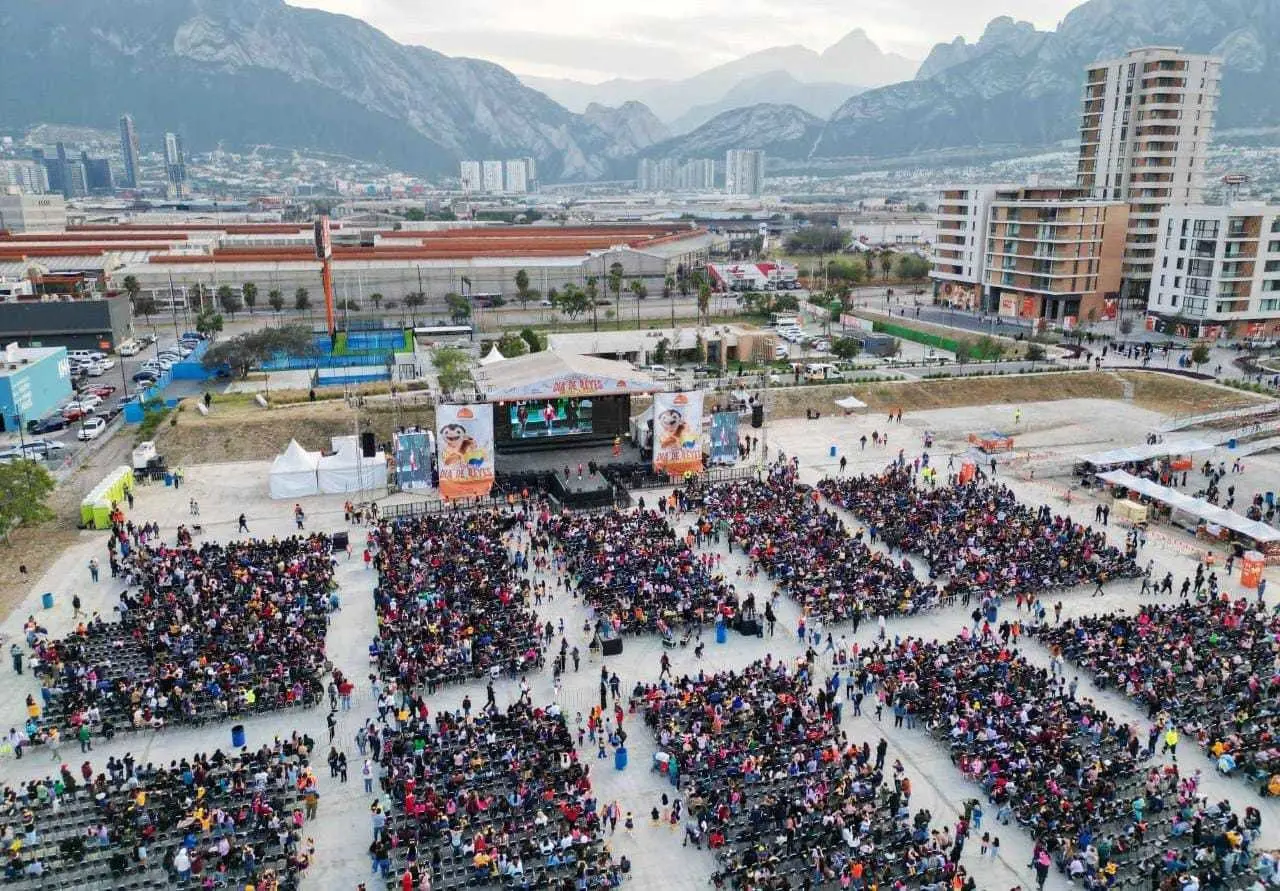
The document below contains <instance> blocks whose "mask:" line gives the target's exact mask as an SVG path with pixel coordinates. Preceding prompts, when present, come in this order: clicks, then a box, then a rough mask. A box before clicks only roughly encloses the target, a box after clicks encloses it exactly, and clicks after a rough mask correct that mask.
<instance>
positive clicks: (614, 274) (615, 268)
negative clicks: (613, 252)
mask: <svg viewBox="0 0 1280 891" xmlns="http://www.w3.org/2000/svg"><path fill="white" fill-rule="evenodd" d="M624 271H625V270H624V268H623V266H622V264H621V263H619V262H618V261H617V260H614V261H613V262H612V263H610V264H609V290H610V291H612V292H613V302H614V303H617V302H618V300H619V299H620V298H621V297H622V274H623V272H624Z"/></svg>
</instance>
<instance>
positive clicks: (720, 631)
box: [716, 622, 729, 644]
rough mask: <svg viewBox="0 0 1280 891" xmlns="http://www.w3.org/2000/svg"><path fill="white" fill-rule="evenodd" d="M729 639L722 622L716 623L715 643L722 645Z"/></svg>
mask: <svg viewBox="0 0 1280 891" xmlns="http://www.w3.org/2000/svg"><path fill="white" fill-rule="evenodd" d="M728 639H729V631H728V629H727V628H725V627H724V622H716V643H718V644H722V643H724V642H725V641H727V640H728Z"/></svg>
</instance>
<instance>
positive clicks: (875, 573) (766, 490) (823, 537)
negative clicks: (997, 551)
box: [680, 463, 939, 621]
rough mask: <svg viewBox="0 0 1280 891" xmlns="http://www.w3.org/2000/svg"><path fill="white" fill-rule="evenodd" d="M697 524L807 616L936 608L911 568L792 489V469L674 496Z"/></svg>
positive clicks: (809, 494)
mask: <svg viewBox="0 0 1280 891" xmlns="http://www.w3.org/2000/svg"><path fill="white" fill-rule="evenodd" d="M680 499H681V502H682V503H683V504H684V505H685V506H686V509H689V510H694V511H697V512H698V513H699V518H698V523H699V524H700V525H701V524H705V525H706V526H707V527H708V528H726V529H727V531H728V534H729V536H730V541H729V547H730V550H732V548H733V545H734V543H737V544H739V545H740V546H741V547H742V548H743V549H744V550H745V551H746V552H747V554H748V555H749V556H750V557H751V559H752V560H753V561H754V562H755V563H756V564H757V565H759V566H760V567H761V568H762V569H764V570H765V572H767V573H768V575H769V577H770V578H771V579H773V580H775V581H776V582H777V583H778V584H779V585H781V586H783V587H784V588H785V589H786V590H787V591H788V592H789V593H790V594H791V596H792V597H794V598H795V599H796V600H797V601H799V602H800V603H801V604H802V605H803V606H804V607H805V608H806V610H807V611H808V612H810V613H812V614H816V615H819V616H821V617H822V618H823V619H827V620H835V621H839V620H846V619H854V620H855V621H857V620H860V619H861V618H862V617H864V616H877V615H911V614H915V613H918V612H922V611H924V610H928V609H931V608H933V607H935V606H937V605H938V603H939V598H938V590H937V588H936V587H935V586H934V585H932V584H927V583H923V582H921V581H920V580H919V579H917V578H916V577H915V574H914V573H913V572H912V571H911V568H910V566H908V565H906V564H905V562H904V563H903V564H898V563H895V562H894V561H893V560H891V559H890V558H888V557H886V556H885V555H884V554H882V553H880V552H878V551H873V550H871V549H870V548H869V547H867V545H866V544H865V543H864V542H863V541H862V539H861V537H859V536H855V535H851V534H850V533H849V531H848V530H847V529H845V527H844V524H843V523H842V522H841V521H840V518H839V517H838V516H837V515H836V514H835V512H834V511H830V510H825V509H823V508H822V506H821V505H820V504H819V502H818V498H817V493H816V492H815V491H813V490H812V489H809V488H807V487H805V486H801V485H799V484H797V483H796V475H795V469H794V468H793V467H792V466H791V465H789V464H784V463H780V464H775V465H774V466H772V467H771V468H770V469H769V473H768V475H767V477H766V478H765V479H764V480H737V481H734V482H728V483H715V484H711V485H707V486H696V487H695V486H691V487H689V488H688V489H685V490H682V491H681V493H680Z"/></svg>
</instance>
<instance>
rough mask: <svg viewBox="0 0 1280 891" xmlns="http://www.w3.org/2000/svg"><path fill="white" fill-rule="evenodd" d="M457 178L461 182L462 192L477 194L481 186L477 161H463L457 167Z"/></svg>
mask: <svg viewBox="0 0 1280 891" xmlns="http://www.w3.org/2000/svg"><path fill="white" fill-rule="evenodd" d="M458 168H459V173H458V178H459V179H460V180H461V181H462V190H463V191H464V192H479V191H480V187H481V185H482V184H483V181H482V180H481V178H480V177H481V173H480V162H479V161H463V162H461V164H459V165H458Z"/></svg>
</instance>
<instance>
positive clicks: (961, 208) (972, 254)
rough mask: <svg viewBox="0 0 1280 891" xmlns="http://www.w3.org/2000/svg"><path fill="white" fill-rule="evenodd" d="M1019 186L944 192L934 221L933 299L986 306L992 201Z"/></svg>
mask: <svg viewBox="0 0 1280 891" xmlns="http://www.w3.org/2000/svg"><path fill="white" fill-rule="evenodd" d="M1017 188H1018V187H1017V186H1015V185H1008V184H1006V185H968V186H956V187H953V188H949V189H944V190H943V191H942V192H941V193H940V194H939V196H938V212H937V215H936V216H935V218H934V223H935V231H934V235H933V268H932V269H930V270H929V278H931V279H933V297H934V299H935V300H945V301H946V302H947V303H948V304H950V305H952V306H958V307H963V308H965V309H978V308H980V307H981V306H982V277H983V271H984V269H985V268H986V252H987V222H988V220H989V218H990V213H991V202H992V201H994V200H995V198H996V195H998V194H999V193H1000V192H1001V191H1004V192H1010V191H1014V190H1016V189H1017Z"/></svg>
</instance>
